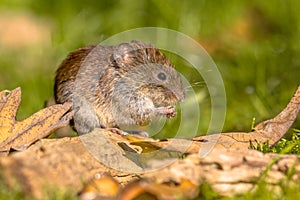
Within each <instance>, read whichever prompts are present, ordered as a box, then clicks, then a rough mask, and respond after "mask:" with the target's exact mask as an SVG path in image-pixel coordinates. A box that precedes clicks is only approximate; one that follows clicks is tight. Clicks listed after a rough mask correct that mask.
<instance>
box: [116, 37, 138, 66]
mask: <svg viewBox="0 0 300 200" xmlns="http://www.w3.org/2000/svg"><path fill="white" fill-rule="evenodd" d="M134 51H135V49H134V47H133V46H132V45H130V43H121V44H119V45H118V46H116V48H115V50H114V53H113V60H114V61H115V62H116V63H117V65H118V66H121V65H124V64H126V63H129V61H130V59H131V58H132V57H133V54H134Z"/></svg>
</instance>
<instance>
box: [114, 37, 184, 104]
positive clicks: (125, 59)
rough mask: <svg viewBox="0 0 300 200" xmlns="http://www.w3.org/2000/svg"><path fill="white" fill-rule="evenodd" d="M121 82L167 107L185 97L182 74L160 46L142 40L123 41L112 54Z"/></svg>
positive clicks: (155, 102)
mask: <svg viewBox="0 0 300 200" xmlns="http://www.w3.org/2000/svg"><path fill="white" fill-rule="evenodd" d="M113 57H114V58H113V59H114V62H115V67H116V68H117V70H118V71H119V73H120V76H121V79H123V80H122V82H123V83H124V84H126V85H128V86H127V87H130V88H131V89H132V91H134V92H137V93H140V94H142V95H144V96H146V97H148V98H150V99H151V100H152V101H153V103H154V105H155V106H168V105H171V104H174V103H176V102H179V101H183V100H184V98H185V92H184V89H183V84H182V80H181V77H180V75H179V73H178V72H177V71H176V70H175V69H174V66H173V65H172V64H171V62H170V61H169V59H168V58H167V57H166V56H165V55H164V54H163V53H162V52H161V51H159V49H157V48H155V47H154V46H152V45H150V44H145V43H143V42H140V41H132V42H130V43H123V44H120V45H119V46H117V47H116V49H115V51H114V55H113Z"/></svg>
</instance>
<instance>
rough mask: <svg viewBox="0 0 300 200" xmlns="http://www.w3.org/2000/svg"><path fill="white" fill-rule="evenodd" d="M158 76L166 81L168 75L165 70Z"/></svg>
mask: <svg viewBox="0 0 300 200" xmlns="http://www.w3.org/2000/svg"><path fill="white" fill-rule="evenodd" d="M157 78H158V79H159V80H162V81H165V80H166V79H167V75H166V74H165V73H163V72H160V73H159V74H157Z"/></svg>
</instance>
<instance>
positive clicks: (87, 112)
mask: <svg viewBox="0 0 300 200" xmlns="http://www.w3.org/2000/svg"><path fill="white" fill-rule="evenodd" d="M74 105H75V106H74V109H77V111H76V113H75V114H74V117H73V120H74V128H75V130H76V132H77V133H78V134H85V133H89V132H91V131H93V130H94V129H95V128H96V127H100V122H99V119H98V117H97V115H96V112H95V110H94V109H93V107H92V106H91V105H90V104H89V103H88V102H85V101H80V102H79V101H77V102H75V103H74ZM78 105H79V106H78Z"/></svg>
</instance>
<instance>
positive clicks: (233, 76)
mask: <svg viewBox="0 0 300 200" xmlns="http://www.w3.org/2000/svg"><path fill="white" fill-rule="evenodd" d="M299 10H300V1H293V0H286V1H281V0H264V1H260V0H252V1H242V0H231V1H226V0H215V1H210V0H190V1H181V0H180V1H179V0H165V1H161V0H149V1H146V0H139V1H135V0H123V1H122V0H110V1H99V0H89V1H79V0H64V1H60V0H52V1H38V0H0V70H1V73H0V90H3V89H14V88H16V87H18V86H21V87H22V92H23V94H22V104H21V107H20V110H19V113H18V118H19V119H23V118H25V117H27V116H29V115H31V114H32V113H34V112H36V111H38V110H39V109H41V108H42V107H43V105H44V102H45V100H47V99H48V98H50V97H51V96H52V95H53V84H54V82H53V80H54V75H55V70H56V68H57V67H58V65H59V63H60V62H61V61H62V60H63V59H64V58H65V57H66V55H67V54H68V52H71V51H72V50H74V49H76V48H78V47H82V46H85V45H90V44H98V43H100V42H101V41H103V40H104V39H106V38H108V37H110V36H112V35H113V34H116V33H119V32H122V31H126V30H128V29H132V28H138V27H145V26H146V27H147V26H151V27H165V28H169V29H173V30H176V31H180V32H182V33H184V34H187V35H189V36H190V37H192V38H193V39H195V40H197V41H198V42H199V43H200V44H201V45H202V46H203V47H204V48H205V49H206V50H207V51H208V53H209V54H210V55H211V56H212V58H213V59H214V61H215V62H216V64H217V66H218V68H219V70H220V72H221V74H222V77H223V80H224V83H225V89H226V95H227V116H226V121H225V125H224V129H223V131H249V130H250V129H251V123H252V119H253V117H255V118H256V121H257V122H259V121H261V120H264V119H267V118H271V117H274V116H275V115H276V114H277V113H279V112H280V111H281V110H282V109H283V108H284V107H285V106H286V104H287V103H288V101H289V99H290V98H291V97H292V95H293V93H294V91H295V90H296V88H297V86H298V85H299V83H300V14H299ZM174 62H175V63H174V64H175V65H176V60H175V61H174ZM176 66H177V67H180V66H182V65H176ZM183 67H184V66H183ZM181 70H183V71H184V69H181ZM193 81H195V83H197V82H201V80H193ZM200 86H201V84H200ZM202 86H203V87H205V84H203V85H202ZM209 105H210V100H209V96H207V97H205V98H204V99H203V100H202V102H201V109H202V112H203V113H206V111H205V109H207V110H209V109H210V107H209ZM207 112H208V111H207ZM201 118H203V121H204V123H203V126H204V127H205V124H206V122H209V118H210V116H209V117H207V119H205V116H201ZM294 127H296V128H298V129H299V128H300V120H299V118H298V120H297V121H296V123H295V124H294Z"/></svg>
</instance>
